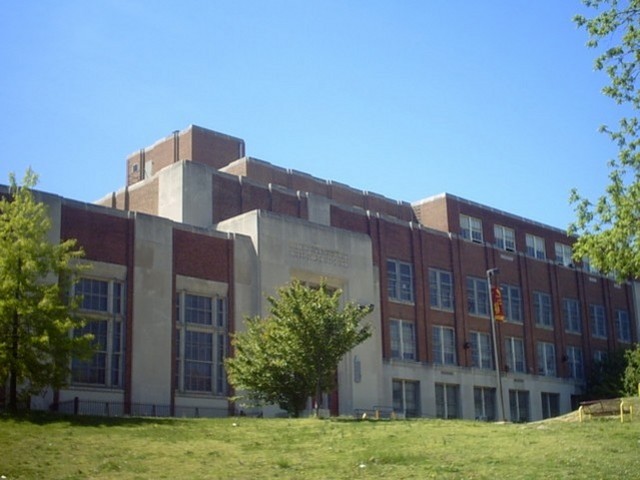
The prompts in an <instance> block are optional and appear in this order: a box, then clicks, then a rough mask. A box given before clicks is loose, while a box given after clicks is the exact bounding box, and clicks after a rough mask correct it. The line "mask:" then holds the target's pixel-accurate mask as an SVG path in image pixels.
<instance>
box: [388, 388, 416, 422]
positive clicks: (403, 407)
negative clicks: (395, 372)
mask: <svg viewBox="0 0 640 480" xmlns="http://www.w3.org/2000/svg"><path fill="white" fill-rule="evenodd" d="M419 387H420V382H416V381H411V380H396V379H394V380H393V382H392V396H393V411H394V412H397V413H402V414H404V416H405V417H407V418H410V417H419V416H420V388H419Z"/></svg>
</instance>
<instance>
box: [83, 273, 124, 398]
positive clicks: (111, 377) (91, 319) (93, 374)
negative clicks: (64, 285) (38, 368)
mask: <svg viewBox="0 0 640 480" xmlns="http://www.w3.org/2000/svg"><path fill="white" fill-rule="evenodd" d="M74 295H80V296H82V300H81V302H80V308H81V309H82V310H85V311H87V312H88V314H87V320H88V321H87V323H86V325H85V326H84V327H82V328H79V329H76V330H75V331H74V335H77V336H80V335H85V334H91V335H93V337H94V338H93V341H92V345H93V347H94V348H95V349H96V350H95V352H94V354H93V356H92V357H91V359H89V360H79V359H76V358H74V359H72V360H71V383H73V384H86V385H93V386H101V387H109V388H122V386H123V370H124V365H123V362H124V348H125V344H124V325H125V323H124V315H123V313H124V310H125V309H124V284H123V283H122V282H119V281H116V280H103V279H102V280H101V279H97V278H80V279H79V281H78V283H77V284H76V285H75V287H74Z"/></svg>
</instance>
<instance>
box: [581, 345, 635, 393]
mask: <svg viewBox="0 0 640 480" xmlns="http://www.w3.org/2000/svg"><path fill="white" fill-rule="evenodd" d="M626 367H627V360H626V351H625V350H622V349H620V350H616V351H615V352H613V353H611V354H610V355H608V356H607V357H606V358H605V359H604V360H602V361H600V362H596V363H595V365H594V366H593V369H592V370H591V373H590V374H589V378H588V379H587V391H586V395H585V397H586V398H588V399H593V400H596V399H601V398H617V397H621V396H623V395H624V372H625V368H626Z"/></svg>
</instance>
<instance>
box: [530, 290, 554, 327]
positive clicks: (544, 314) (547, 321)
mask: <svg viewBox="0 0 640 480" xmlns="http://www.w3.org/2000/svg"><path fill="white" fill-rule="evenodd" d="M533 311H534V316H535V321H536V325H537V326H538V327H543V328H553V310H552V308H551V295H549V294H548V293H543V292H533Z"/></svg>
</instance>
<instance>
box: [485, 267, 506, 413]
mask: <svg viewBox="0 0 640 480" xmlns="http://www.w3.org/2000/svg"><path fill="white" fill-rule="evenodd" d="M499 272H500V270H499V269H498V268H490V269H489V270H487V286H488V288H489V311H490V313H491V336H492V337H493V360H494V363H495V364H496V379H497V381H498V402H499V403H498V405H499V407H500V420H501V421H503V422H506V418H505V415H504V398H503V395H502V375H501V374H500V356H499V355H498V341H497V339H496V318H495V312H494V309H493V292H492V285H491V277H493V275H496V274H498V273H499Z"/></svg>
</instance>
